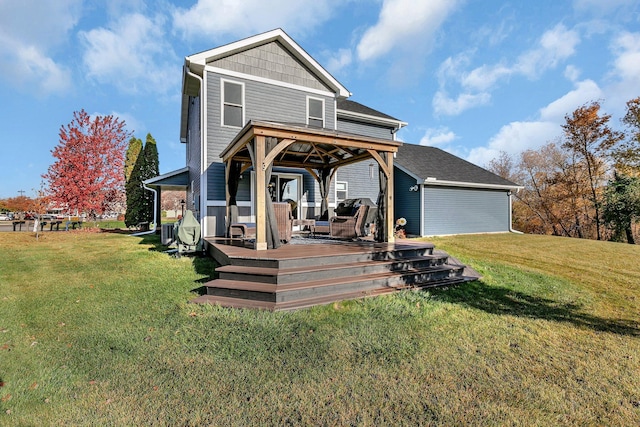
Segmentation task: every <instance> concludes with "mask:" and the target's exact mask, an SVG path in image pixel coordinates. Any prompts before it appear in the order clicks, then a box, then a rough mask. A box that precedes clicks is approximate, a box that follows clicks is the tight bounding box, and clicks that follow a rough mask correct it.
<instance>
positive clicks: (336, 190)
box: [334, 181, 349, 203]
mask: <svg viewBox="0 0 640 427" xmlns="http://www.w3.org/2000/svg"><path fill="white" fill-rule="evenodd" d="M338 184H344V192H345V193H347V197H345V198H344V199H338V191H341V190H338ZM334 190H335V195H334V200H335V201H336V203H339V202H341V201H343V200H347V199H348V198H349V182H348V181H336V184H335V186H334Z"/></svg>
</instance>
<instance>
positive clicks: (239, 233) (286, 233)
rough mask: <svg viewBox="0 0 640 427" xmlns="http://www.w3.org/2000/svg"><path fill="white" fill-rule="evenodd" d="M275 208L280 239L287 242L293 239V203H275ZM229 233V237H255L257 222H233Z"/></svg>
mask: <svg viewBox="0 0 640 427" xmlns="http://www.w3.org/2000/svg"><path fill="white" fill-rule="evenodd" d="M273 210H274V211H275V214H276V224H277V225H278V234H280V240H281V241H283V242H285V243H286V242H288V241H289V240H291V234H292V232H293V214H292V213H291V205H290V204H289V203H286V202H279V203H274V204H273ZM229 234H230V236H229V237H231V238H236V237H239V238H241V239H246V238H249V237H255V235H256V224H255V223H253V222H239V223H235V224H231V227H229Z"/></svg>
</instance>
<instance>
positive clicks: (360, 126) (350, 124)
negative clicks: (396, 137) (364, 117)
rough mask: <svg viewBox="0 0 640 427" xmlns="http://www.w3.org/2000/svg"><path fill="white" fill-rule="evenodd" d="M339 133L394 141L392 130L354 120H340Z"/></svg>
mask: <svg viewBox="0 0 640 427" xmlns="http://www.w3.org/2000/svg"><path fill="white" fill-rule="evenodd" d="M338 131H339V132H345V133H352V134H356V135H363V136H370V137H372V138H380V139H393V134H392V133H391V128H388V127H383V126H375V125H372V124H368V123H362V122H356V121H352V120H345V119H338Z"/></svg>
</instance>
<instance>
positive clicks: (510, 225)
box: [507, 190, 524, 234]
mask: <svg viewBox="0 0 640 427" xmlns="http://www.w3.org/2000/svg"><path fill="white" fill-rule="evenodd" d="M516 191H518V190H516ZM507 195H508V196H509V232H510V233H515V234H524V233H523V232H522V231H518V230H514V228H513V199H512V197H513V193H512V192H511V190H509V192H508V193H507Z"/></svg>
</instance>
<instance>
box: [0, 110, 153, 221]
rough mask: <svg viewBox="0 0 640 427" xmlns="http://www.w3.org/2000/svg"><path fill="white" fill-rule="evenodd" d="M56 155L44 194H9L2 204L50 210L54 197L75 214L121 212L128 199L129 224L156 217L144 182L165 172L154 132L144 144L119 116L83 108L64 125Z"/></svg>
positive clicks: (44, 184)
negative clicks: (89, 112) (133, 134)
mask: <svg viewBox="0 0 640 427" xmlns="http://www.w3.org/2000/svg"><path fill="white" fill-rule="evenodd" d="M129 138H130V139H129ZM128 139H129V144H128V148H127V140H128ZM125 149H126V150H125ZM52 155H53V157H54V162H53V163H52V164H51V165H50V166H49V168H48V170H47V172H46V173H45V174H44V175H42V177H43V179H44V180H45V182H43V184H42V185H43V188H41V189H40V191H39V192H38V197H37V198H36V199H30V198H28V197H25V196H21V197H18V198H13V199H6V200H4V201H2V203H0V208H4V209H7V210H11V211H23V212H24V211H34V212H37V213H44V211H46V208H47V205H49V203H51V204H52V205H55V206H56V207H58V208H63V209H64V211H65V212H66V213H67V214H69V215H80V214H86V215H88V216H89V217H93V218H95V217H97V216H98V215H102V214H104V213H105V212H112V211H117V212H121V211H122V210H123V207H124V206H125V205H126V207H127V209H126V215H125V224H126V225H127V226H132V225H136V224H139V223H141V222H151V221H152V220H153V193H151V192H150V191H146V190H145V189H144V188H143V181H145V180H147V179H149V178H153V177H156V176H158V175H159V161H158V150H157V147H156V141H155V140H154V139H153V137H152V136H151V134H147V139H146V143H145V144H144V145H143V144H142V141H141V140H140V139H137V138H135V137H134V136H132V133H131V132H129V131H128V130H126V127H125V122H124V121H122V120H120V119H119V118H117V117H114V116H112V115H107V116H100V115H97V116H93V117H92V116H90V115H89V114H88V113H87V112H86V111H85V110H80V111H76V112H74V113H73V120H72V121H71V122H70V123H69V124H67V125H63V126H61V127H60V131H59V141H58V144H57V145H56V146H55V148H54V149H53V150H52Z"/></svg>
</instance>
